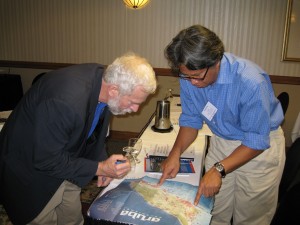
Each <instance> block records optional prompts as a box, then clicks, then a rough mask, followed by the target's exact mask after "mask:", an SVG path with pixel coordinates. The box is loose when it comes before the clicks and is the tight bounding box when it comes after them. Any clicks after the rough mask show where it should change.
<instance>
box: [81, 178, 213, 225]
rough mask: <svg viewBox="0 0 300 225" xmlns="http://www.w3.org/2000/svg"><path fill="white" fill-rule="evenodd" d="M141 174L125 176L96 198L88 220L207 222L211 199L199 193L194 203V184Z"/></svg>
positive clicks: (140, 224)
mask: <svg viewBox="0 0 300 225" xmlns="http://www.w3.org/2000/svg"><path fill="white" fill-rule="evenodd" d="M158 181H159V180H158V179H156V178H150V177H148V176H145V177H143V178H140V179H126V180H124V181H122V182H121V183H120V184H119V185H118V186H117V187H116V188H114V189H111V190H109V191H108V192H106V193H105V194H103V195H102V196H101V197H99V198H97V199H96V200H95V201H94V202H93V203H92V205H91V206H90V208H89V210H88V212H87V214H88V216H89V218H90V219H92V220H99V221H100V220H101V221H102V222H104V223H105V222H109V221H111V222H117V223H120V224H136V225H144V224H147V225H150V224H157V225H165V224H172V225H209V223H210V220H211V214H210V212H211V210H212V207H213V203H214V199H213V198H205V197H204V196H201V199H200V202H199V204H198V205H197V206H195V205H194V199H195V196H196V193H197V189H198V188H197V187H196V186H193V185H190V184H187V183H183V182H178V181H170V180H167V181H165V182H164V184H163V185H161V186H158V185H157V183H158Z"/></svg>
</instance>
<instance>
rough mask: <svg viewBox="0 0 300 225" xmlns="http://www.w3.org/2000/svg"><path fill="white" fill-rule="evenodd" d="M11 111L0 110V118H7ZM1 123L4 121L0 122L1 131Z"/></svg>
mask: <svg viewBox="0 0 300 225" xmlns="http://www.w3.org/2000/svg"><path fill="white" fill-rule="evenodd" d="M11 112H12V111H1V112H0V118H5V119H7V118H8V117H9V115H10V113H11ZM3 125H4V123H1V122H0V131H1V129H2V127H3Z"/></svg>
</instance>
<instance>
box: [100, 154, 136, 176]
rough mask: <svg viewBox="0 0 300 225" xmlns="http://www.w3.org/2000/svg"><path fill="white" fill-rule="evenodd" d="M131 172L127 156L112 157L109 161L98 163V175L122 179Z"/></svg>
mask: <svg viewBox="0 0 300 225" xmlns="http://www.w3.org/2000/svg"><path fill="white" fill-rule="evenodd" d="M118 162H122V163H118ZM130 170H131V166H130V162H129V160H128V159H127V158H126V157H125V156H123V155H112V156H110V157H109V158H108V159H107V160H105V161H102V162H99V163H98V169H97V173H96V175H97V176H104V177H110V178H118V179H120V178H123V177H124V176H126V175H127V174H128V173H129V172H130Z"/></svg>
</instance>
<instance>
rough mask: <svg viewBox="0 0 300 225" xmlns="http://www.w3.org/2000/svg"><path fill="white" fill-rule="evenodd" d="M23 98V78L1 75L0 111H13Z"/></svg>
mask: <svg viewBox="0 0 300 225" xmlns="http://www.w3.org/2000/svg"><path fill="white" fill-rule="evenodd" d="M22 97H23V86H22V80H21V76H20V75H18V74H0V111H7V110H13V109H14V108H15V107H16V105H17V104H18V102H19V101H20V99H21V98H22Z"/></svg>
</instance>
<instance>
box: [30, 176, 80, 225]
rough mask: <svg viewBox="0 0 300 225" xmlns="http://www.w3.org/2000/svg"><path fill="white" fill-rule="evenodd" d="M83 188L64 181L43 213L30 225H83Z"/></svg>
mask: <svg viewBox="0 0 300 225" xmlns="http://www.w3.org/2000/svg"><path fill="white" fill-rule="evenodd" d="M80 192H81V188H80V187H78V186H77V185H75V184H72V183H71V182H69V181H64V182H63V183H62V184H61V186H60V187H59V188H58V190H57V191H56V192H55V194H54V195H53V197H52V198H51V200H50V201H49V202H48V204H47V205H46V207H45V208H44V209H43V210H42V212H41V213H40V214H39V215H38V216H37V217H36V218H35V219H34V220H33V221H31V222H30V223H29V225H41V224H43V225H82V224H83V223H84V220H83V216H82V212H81V201H80Z"/></svg>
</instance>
